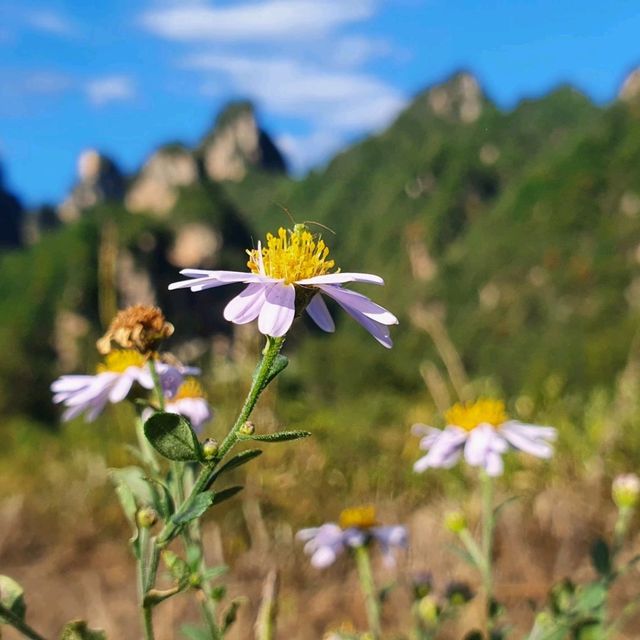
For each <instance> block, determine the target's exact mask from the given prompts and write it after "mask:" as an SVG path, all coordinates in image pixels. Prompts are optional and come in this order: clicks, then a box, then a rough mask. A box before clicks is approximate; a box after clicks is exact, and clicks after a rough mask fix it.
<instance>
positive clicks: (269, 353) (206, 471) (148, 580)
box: [140, 336, 285, 640]
mask: <svg viewBox="0 0 640 640" xmlns="http://www.w3.org/2000/svg"><path fill="white" fill-rule="evenodd" d="M284 341H285V338H284V337H281V338H272V337H270V336H267V344H266V346H265V348H264V350H263V352H262V358H261V360H260V363H259V364H258V367H257V369H256V371H255V373H254V376H253V381H252V383H251V388H250V389H249V392H248V393H247V397H246V399H245V401H244V404H243V406H242V409H241V410H240V413H239V415H238V417H237V419H236V421H235V423H234V425H233V427H231V429H230V431H229V433H228V434H227V435H226V437H225V439H224V440H223V442H222V444H221V445H220V448H219V450H218V453H217V455H216V457H215V458H214V459H213V460H211V461H210V462H209V463H207V464H206V465H205V466H204V467H203V468H202V470H201V471H200V475H199V476H198V478H197V480H196V481H195V483H194V485H193V487H192V489H191V492H190V493H189V495H188V496H187V497H186V498H185V499H184V500H182V503H181V505H180V507H178V508H179V509H180V510H186V509H188V508H189V507H190V506H191V505H192V504H193V501H194V500H195V499H196V497H197V496H198V494H200V493H201V492H202V491H204V490H206V488H207V486H208V485H209V483H210V482H211V478H212V476H213V474H214V472H215V469H216V466H217V465H218V464H219V463H220V461H221V460H222V459H223V458H224V456H225V455H226V454H227V453H228V452H229V451H230V450H231V448H232V447H233V446H234V445H235V444H236V442H238V439H239V432H240V428H241V427H242V425H244V423H245V422H246V421H247V420H248V419H249V416H250V415H251V412H252V411H253V409H254V407H255V406H256V402H257V401H258V398H259V397H260V394H261V393H262V392H263V391H264V389H265V388H266V386H267V382H268V379H269V375H270V371H271V367H272V366H273V363H274V361H275V359H276V357H277V356H278V354H279V353H280V350H281V349H282V345H283V344H284ZM149 367H150V370H151V375H152V377H153V380H154V384H155V386H156V391H157V393H158V404H159V406H160V409H161V410H162V409H163V408H164V398H162V400H161V399H160V398H161V394H162V389H161V386H160V381H159V377H158V373H157V370H156V367H155V364H154V363H153V362H152V361H149ZM174 475H175V477H176V481H179V482H180V483H181V482H182V474H181V473H178V469H177V468H175V469H174ZM182 490H183V491H184V486H183V488H182ZM180 529H181V525H177V524H176V523H175V522H174V521H173V520H169V521H168V522H166V523H165V525H164V527H163V529H162V531H160V533H159V534H158V536H157V537H156V538H153V539H151V540H150V541H149V542H150V547H151V548H150V550H148V551H146V550H145V545H142V544H141V553H140V563H141V566H140V571H141V578H140V584H141V598H142V600H141V603H142V606H143V618H144V623H145V634H146V635H145V640H154V636H153V626H152V623H151V614H152V609H153V604H149V605H148V606H145V604H144V597H145V596H146V594H147V593H149V591H150V590H151V589H153V587H154V585H155V582H156V574H157V572H158V564H159V561H160V551H161V549H163V548H164V547H166V546H167V544H169V542H171V540H173V539H174V538H175V537H176V535H178V533H179V532H180ZM203 595H205V602H203V603H202V605H203V606H202V608H203V614H204V615H205V620H206V622H207V626H208V627H209V629H210V631H211V633H212V638H214V639H215V638H217V637H219V635H220V634H219V630H218V628H217V626H216V625H215V621H214V620H213V619H212V616H213V613H214V611H213V607H212V606H211V599H210V593H209V591H208V590H206V591H204V592H203Z"/></svg>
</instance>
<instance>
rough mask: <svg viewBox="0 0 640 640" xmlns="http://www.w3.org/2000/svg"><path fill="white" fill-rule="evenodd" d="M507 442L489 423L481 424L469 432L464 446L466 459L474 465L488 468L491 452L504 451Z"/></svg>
mask: <svg viewBox="0 0 640 640" xmlns="http://www.w3.org/2000/svg"><path fill="white" fill-rule="evenodd" d="M506 449H507V445H506V442H505V441H504V440H503V439H502V438H501V436H499V435H498V434H497V433H496V431H495V429H494V428H493V427H492V426H491V425H489V424H481V425H479V426H477V427H476V428H475V429H473V430H472V431H471V432H470V433H469V437H468V438H467V443H466V445H465V447H464V457H465V460H466V461H467V462H468V463H469V464H470V465H471V466H473V467H484V468H486V464H487V459H488V456H489V454H490V453H494V452H495V453H504V451H506Z"/></svg>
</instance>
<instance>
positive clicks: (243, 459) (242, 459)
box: [205, 449, 262, 489]
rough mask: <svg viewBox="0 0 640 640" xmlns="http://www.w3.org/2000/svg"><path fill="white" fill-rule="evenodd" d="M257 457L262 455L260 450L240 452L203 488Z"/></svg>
mask: <svg viewBox="0 0 640 640" xmlns="http://www.w3.org/2000/svg"><path fill="white" fill-rule="evenodd" d="M259 455H262V451H261V450H260V449H247V450H246V451H242V452H241V453H239V454H237V455H235V456H233V458H231V459H230V460H229V462H227V463H226V464H223V465H222V466H221V467H220V468H219V469H218V470H217V471H216V472H215V473H214V474H213V475H212V476H211V480H209V484H207V486H206V487H205V488H206V489H208V488H209V487H210V486H211V485H212V484H213V483H214V481H215V479H216V478H217V477H218V476H220V475H222V474H223V473H226V472H227V471H231V469H235V468H236V467H240V466H242V465H243V464H247V462H249V461H250V460H253V459H254V458H257V457H258V456H259Z"/></svg>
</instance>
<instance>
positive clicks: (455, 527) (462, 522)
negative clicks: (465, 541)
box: [444, 511, 467, 535]
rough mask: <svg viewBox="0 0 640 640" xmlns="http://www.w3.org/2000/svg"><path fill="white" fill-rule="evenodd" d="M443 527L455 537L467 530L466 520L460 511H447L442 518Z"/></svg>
mask: <svg viewBox="0 0 640 640" xmlns="http://www.w3.org/2000/svg"><path fill="white" fill-rule="evenodd" d="M444 526H445V529H447V530H448V531H451V533H455V534H456V535H457V534H459V533H461V532H462V531H464V530H465V529H466V528H467V519H466V517H465V515H464V513H462V511H449V513H447V514H446V515H445V517H444Z"/></svg>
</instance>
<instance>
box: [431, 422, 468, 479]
mask: <svg viewBox="0 0 640 640" xmlns="http://www.w3.org/2000/svg"><path fill="white" fill-rule="evenodd" d="M466 440H467V434H466V432H464V431H463V430H462V429H451V428H447V429H445V430H444V431H442V432H441V433H440V435H439V436H438V438H437V439H435V440H434V441H433V443H432V444H431V448H430V449H429V453H427V455H426V458H427V463H428V466H430V467H442V468H444V469H450V468H451V467H453V465H454V464H456V462H458V460H459V458H460V453H461V452H462V448H463V447H464V444H465V441H466Z"/></svg>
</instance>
